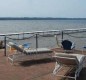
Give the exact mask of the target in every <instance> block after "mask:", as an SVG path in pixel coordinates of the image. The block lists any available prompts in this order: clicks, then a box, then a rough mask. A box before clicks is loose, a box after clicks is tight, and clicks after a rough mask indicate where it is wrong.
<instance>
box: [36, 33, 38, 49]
mask: <svg viewBox="0 0 86 80" xmlns="http://www.w3.org/2000/svg"><path fill="white" fill-rule="evenodd" d="M36 48H38V34H36Z"/></svg>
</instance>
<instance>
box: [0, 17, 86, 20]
mask: <svg viewBox="0 0 86 80" xmlns="http://www.w3.org/2000/svg"><path fill="white" fill-rule="evenodd" d="M0 20H86V18H52V17H46V18H41V17H40V18H38V17H32V18H30V17H0Z"/></svg>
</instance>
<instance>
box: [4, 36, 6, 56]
mask: <svg viewBox="0 0 86 80" xmlns="http://www.w3.org/2000/svg"><path fill="white" fill-rule="evenodd" d="M4 47H5V49H4V56H6V36H5V37H4Z"/></svg>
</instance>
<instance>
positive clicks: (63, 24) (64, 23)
mask: <svg viewBox="0 0 86 80" xmlns="http://www.w3.org/2000/svg"><path fill="white" fill-rule="evenodd" d="M79 28H86V20H0V34H6V33H19V32H33V31H47V30H64V29H79ZM73 35H74V36H80V37H82V36H85V35H86V34H85V33H79V34H73ZM58 38H59V41H60V39H61V36H60V37H58ZM64 38H65V39H66V38H67V39H70V40H72V41H73V42H75V43H76V46H77V47H76V48H78V49H81V47H82V46H83V45H84V44H85V43H86V38H72V37H71V36H68V35H65V37H64ZM29 42H31V43H32V47H34V44H35V39H31V40H29ZM46 44H47V45H46ZM39 45H40V46H39V47H50V46H51V47H53V46H55V47H56V46H57V45H56V39H55V38H51V37H49V38H39Z"/></svg>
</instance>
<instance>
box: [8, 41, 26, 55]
mask: <svg viewBox="0 0 86 80" xmlns="http://www.w3.org/2000/svg"><path fill="white" fill-rule="evenodd" d="M8 45H9V46H11V47H12V48H14V49H16V50H17V51H19V52H23V53H25V54H27V52H26V51H25V50H24V49H23V48H21V47H19V46H18V45H17V44H14V43H12V42H9V43H8Z"/></svg>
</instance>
